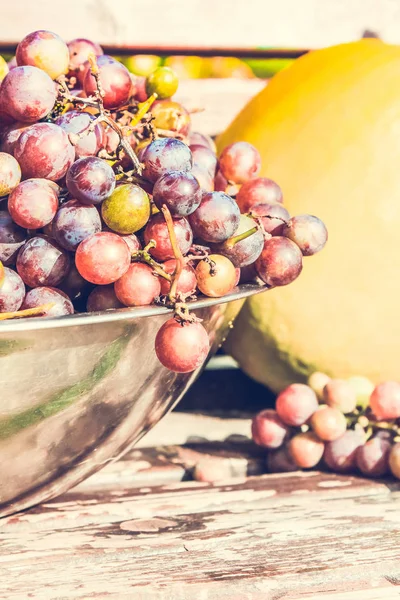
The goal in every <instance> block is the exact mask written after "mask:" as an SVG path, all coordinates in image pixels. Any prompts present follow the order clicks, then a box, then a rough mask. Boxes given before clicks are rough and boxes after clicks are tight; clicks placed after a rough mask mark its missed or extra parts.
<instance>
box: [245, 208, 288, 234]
mask: <svg viewBox="0 0 400 600" xmlns="http://www.w3.org/2000/svg"><path fill="white" fill-rule="evenodd" d="M251 214H252V215H254V216H255V217H258V218H259V220H260V222H261V223H262V226H263V229H264V231H266V232H267V233H270V234H271V235H283V231H284V228H285V223H286V222H287V221H288V220H289V219H290V215H289V213H288V211H287V210H286V208H285V207H284V206H282V204H276V203H275V204H274V203H270V204H254V205H253V206H252V207H251ZM270 217H273V218H272V219H271V218H270ZM286 237H288V236H286Z"/></svg>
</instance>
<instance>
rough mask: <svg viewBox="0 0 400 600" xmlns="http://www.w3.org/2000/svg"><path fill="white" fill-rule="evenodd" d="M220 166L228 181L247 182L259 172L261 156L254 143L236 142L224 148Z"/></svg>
mask: <svg viewBox="0 0 400 600" xmlns="http://www.w3.org/2000/svg"><path fill="white" fill-rule="evenodd" d="M219 168H220V170H221V173H222V175H223V176H224V177H225V178H226V179H227V180H228V181H233V182H234V183H245V182H246V181H248V180H249V179H253V178H254V177H257V175H258V174H259V172H260V169H261V156H260V153H259V152H258V150H257V148H255V147H254V146H252V144H249V143H248V142H235V143H233V144H230V145H229V146H226V148H224V149H223V150H222V152H221V155H220V157H219Z"/></svg>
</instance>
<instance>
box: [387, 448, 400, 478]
mask: <svg viewBox="0 0 400 600" xmlns="http://www.w3.org/2000/svg"><path fill="white" fill-rule="evenodd" d="M389 467H390V470H391V472H392V474H393V475H394V476H395V477H396V478H397V479H400V442H397V443H396V444H394V445H393V446H392V449H391V451H390V454H389Z"/></svg>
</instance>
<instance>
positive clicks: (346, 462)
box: [324, 429, 365, 473]
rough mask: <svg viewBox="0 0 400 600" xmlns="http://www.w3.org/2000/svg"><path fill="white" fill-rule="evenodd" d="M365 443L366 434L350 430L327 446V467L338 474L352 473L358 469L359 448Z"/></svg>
mask: <svg viewBox="0 0 400 600" xmlns="http://www.w3.org/2000/svg"><path fill="white" fill-rule="evenodd" d="M364 442H365V435H364V433H361V432H360V431H353V430H352V429H348V430H347V431H345V433H344V434H343V435H342V437H340V438H338V439H337V440H334V441H333V442H328V443H327V444H325V452H324V461H325V463H326V465H327V466H328V467H329V468H330V469H332V471H336V472H337V473H351V472H352V471H354V470H355V468H356V457H357V448H359V447H360V446H362V445H363V444H364Z"/></svg>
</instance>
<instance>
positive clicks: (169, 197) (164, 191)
mask: <svg viewBox="0 0 400 600" xmlns="http://www.w3.org/2000/svg"><path fill="white" fill-rule="evenodd" d="M201 197H202V191H201V189H200V185H199V182H198V181H197V179H196V178H195V177H194V176H193V175H192V174H191V173H186V172H184V171H171V172H170V173H166V174H165V175H162V176H161V177H160V178H159V179H157V181H156V183H155V184H154V188H153V200H154V203H155V205H156V206H157V207H158V208H159V209H161V207H162V206H163V204H166V206H167V207H168V208H169V210H170V211H171V214H173V215H179V216H181V217H187V216H188V215H190V214H191V213H192V212H194V211H195V210H196V208H197V207H198V206H199V204H200V201H201Z"/></svg>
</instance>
